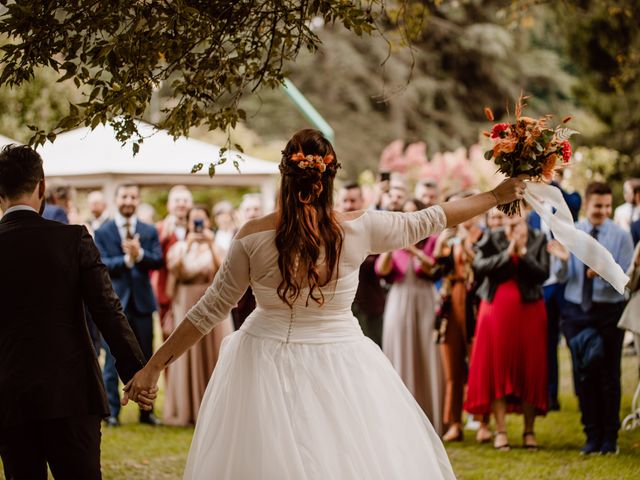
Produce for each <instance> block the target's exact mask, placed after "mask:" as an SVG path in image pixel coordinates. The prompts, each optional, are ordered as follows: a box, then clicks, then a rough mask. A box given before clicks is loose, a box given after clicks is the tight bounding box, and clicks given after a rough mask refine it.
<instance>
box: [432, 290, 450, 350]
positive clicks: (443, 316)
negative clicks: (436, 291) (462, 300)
mask: <svg viewBox="0 0 640 480" xmlns="http://www.w3.org/2000/svg"><path fill="white" fill-rule="evenodd" d="M451 309H452V303H451V295H448V294H447V295H445V294H442V295H440V301H439V303H438V307H437V308H436V316H435V323H434V325H433V329H434V330H433V333H434V341H435V343H436V344H441V343H444V341H445V338H446V334H447V324H448V323H449V319H450V318H451Z"/></svg>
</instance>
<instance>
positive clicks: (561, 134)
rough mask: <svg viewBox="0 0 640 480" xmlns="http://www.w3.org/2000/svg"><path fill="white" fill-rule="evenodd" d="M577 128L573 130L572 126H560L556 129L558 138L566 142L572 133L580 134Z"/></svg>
mask: <svg viewBox="0 0 640 480" xmlns="http://www.w3.org/2000/svg"><path fill="white" fill-rule="evenodd" d="M579 133H580V132H578V131H577V130H572V129H570V128H559V129H558V130H556V138H557V139H558V141H559V142H564V141H565V140H569V139H570V138H571V136H572V135H576V134H579Z"/></svg>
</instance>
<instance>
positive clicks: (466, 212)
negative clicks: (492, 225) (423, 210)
mask: <svg viewBox="0 0 640 480" xmlns="http://www.w3.org/2000/svg"><path fill="white" fill-rule="evenodd" d="M525 178H527V177H525V176H521V177H519V178H508V179H506V180H504V181H503V182H502V183H501V184H500V185H498V186H497V187H496V188H494V189H493V190H491V191H489V192H484V193H478V194H477V195H472V196H470V197H466V198H462V199H460V200H452V201H450V202H445V203H441V204H440V206H441V207H442V210H444V213H445V215H446V216H447V228H448V227H453V226H454V225H458V224H460V223H462V222H464V221H465V220H469V219H470V218H473V217H475V216H477V215H480V214H482V213H484V212H486V211H487V210H489V209H490V208H493V207H495V206H497V205H502V204H505V203H510V202H513V201H514V200H516V199H521V198H523V195H524V190H525V188H526V184H525V183H524V179H525Z"/></svg>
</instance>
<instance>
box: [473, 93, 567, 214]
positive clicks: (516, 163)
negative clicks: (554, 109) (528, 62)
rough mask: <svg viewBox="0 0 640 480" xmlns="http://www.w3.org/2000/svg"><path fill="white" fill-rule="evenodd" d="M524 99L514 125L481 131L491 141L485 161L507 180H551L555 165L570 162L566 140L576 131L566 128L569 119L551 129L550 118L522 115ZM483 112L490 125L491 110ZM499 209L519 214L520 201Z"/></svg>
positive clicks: (516, 114) (524, 105) (519, 102)
mask: <svg viewBox="0 0 640 480" xmlns="http://www.w3.org/2000/svg"><path fill="white" fill-rule="evenodd" d="M527 98H528V97H524V96H521V97H520V98H519V99H518V102H517V103H516V106H515V122H514V123H496V124H494V125H493V127H492V129H491V131H490V132H484V135H485V136H487V137H489V138H491V140H493V148H492V149H491V150H487V151H486V152H485V154H484V158H486V159H487V160H493V161H494V162H495V164H496V165H497V167H498V171H499V172H501V173H503V174H505V175H506V176H508V177H517V176H518V175H523V174H524V175H528V176H530V177H531V178H533V179H534V180H542V179H543V178H547V179H550V178H551V176H552V175H553V171H554V170H555V169H556V168H557V167H558V166H561V165H567V164H568V163H569V160H570V159H571V155H572V148H571V144H570V143H569V138H570V137H571V136H572V135H574V134H576V133H578V132H577V131H575V130H572V129H570V128H567V127H566V126H565V125H566V124H567V123H568V122H569V121H570V120H571V117H566V118H565V119H563V120H562V123H561V124H560V125H558V126H556V127H551V126H549V122H550V120H551V118H552V116H551V115H545V116H544V117H542V118H537V119H535V118H531V117H525V116H523V115H522V110H523V109H524V107H526V104H525V103H524V101H525V100H526V99H527ZM484 112H485V115H486V116H487V118H488V119H489V121H491V122H492V121H493V120H494V117H493V112H492V111H491V109H490V108H488V107H487V108H485V109H484ZM498 208H499V209H500V210H501V211H503V212H504V213H506V214H507V215H514V214H520V201H519V200H516V201H515V202H512V203H508V204H506V205H500V206H499V207H498Z"/></svg>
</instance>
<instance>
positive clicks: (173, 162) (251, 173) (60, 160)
mask: <svg viewBox="0 0 640 480" xmlns="http://www.w3.org/2000/svg"><path fill="white" fill-rule="evenodd" d="M136 123H137V126H138V130H139V131H140V133H141V134H142V136H143V138H144V140H143V142H142V143H141V144H140V151H139V152H138V153H137V154H136V155H133V150H132V145H131V143H127V144H125V145H124V146H123V145H122V143H121V142H119V141H118V140H116V134H115V131H114V129H113V127H111V125H109V124H107V125H99V126H98V127H96V128H95V129H94V130H91V129H90V128H89V127H86V128H79V129H76V130H72V131H70V132H66V133H62V134H60V135H58V138H56V141H55V142H54V143H47V144H45V145H44V146H42V147H40V148H39V152H40V155H42V158H43V160H44V169H45V174H46V175H47V177H57V178H64V179H66V180H73V179H75V180H76V182H71V183H75V184H78V182H77V181H78V180H80V179H85V180H90V179H94V180H95V179H98V178H100V177H102V178H111V179H118V178H119V179H123V180H124V179H125V178H126V179H130V180H132V181H135V182H137V183H144V184H161V183H165V184H175V183H187V184H209V185H216V184H217V185H221V184H233V185H238V184H246V183H250V184H255V183H260V182H259V179H264V178H265V177H273V176H274V175H277V174H278V173H279V171H278V165H277V164H276V163H275V162H269V161H266V160H260V159H257V158H254V157H251V156H249V155H245V154H241V153H239V152H234V151H231V152H228V154H227V156H228V160H227V162H226V163H225V164H223V165H220V166H218V167H216V174H215V176H214V177H213V179H210V178H209V175H208V166H209V164H210V163H212V162H217V161H218V160H219V158H220V147H218V146H217V145H212V144H209V143H206V142H203V141H200V140H196V139H193V138H187V137H179V138H177V139H176V140H174V139H173V137H172V136H171V135H170V134H169V133H167V132H166V131H164V130H156V129H155V128H154V127H153V126H152V125H149V124H147V123H145V122H142V121H137V122H136ZM235 158H238V159H239V168H240V173H239V172H238V171H237V170H236V168H235V167H234V166H233V159H235ZM198 163H203V164H204V167H203V169H202V170H201V171H200V172H198V173H197V174H192V173H191V168H192V167H193V165H195V164H198ZM232 177H244V181H243V180H241V179H240V178H233V179H232Z"/></svg>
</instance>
